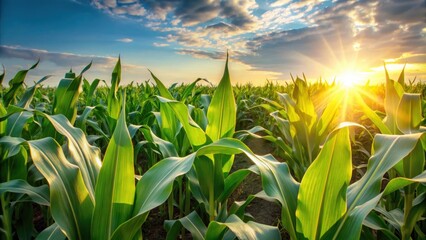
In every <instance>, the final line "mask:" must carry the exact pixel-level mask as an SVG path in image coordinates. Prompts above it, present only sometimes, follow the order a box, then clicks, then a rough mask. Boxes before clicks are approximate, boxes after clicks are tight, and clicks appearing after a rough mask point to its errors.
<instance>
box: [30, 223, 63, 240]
mask: <svg viewBox="0 0 426 240" xmlns="http://www.w3.org/2000/svg"><path fill="white" fill-rule="evenodd" d="M65 238H66V237H65V235H64V234H63V233H62V231H61V228H60V227H59V226H58V224H56V223H54V224H52V225H50V226H49V227H47V228H46V229H44V230H43V231H42V232H41V233H40V234H39V235H38V236H37V238H36V240H64V239H65Z"/></svg>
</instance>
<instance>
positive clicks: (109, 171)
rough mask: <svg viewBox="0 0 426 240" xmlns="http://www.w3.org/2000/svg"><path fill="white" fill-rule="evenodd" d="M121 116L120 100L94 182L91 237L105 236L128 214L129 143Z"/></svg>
mask: <svg viewBox="0 0 426 240" xmlns="http://www.w3.org/2000/svg"><path fill="white" fill-rule="evenodd" d="M125 116H126V115H125V105H124V103H123V106H122V110H121V114H120V117H119V119H118V122H117V126H116V129H115V131H114V134H113V135H112V138H111V140H110V142H109V144H108V148H107V150H106V152H105V156H104V160H103V164H102V167H101V170H100V172H99V176H98V180H97V183H96V189H95V198H96V205H95V209H94V212H93V219H92V239H109V238H110V237H111V236H112V233H113V232H114V230H115V229H116V228H117V227H118V226H119V225H120V224H122V223H123V222H124V221H126V220H128V219H129V218H130V217H131V213H132V207H133V202H134V197H135V183H134V167H133V144H132V139H131V138H130V134H129V131H128V129H127V126H126V120H125Z"/></svg>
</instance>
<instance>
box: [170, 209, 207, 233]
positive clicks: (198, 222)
mask: <svg viewBox="0 0 426 240" xmlns="http://www.w3.org/2000/svg"><path fill="white" fill-rule="evenodd" d="M164 225H165V228H166V229H167V238H166V239H167V240H169V239H170V240H172V239H176V238H177V237H178V235H179V234H180V230H181V227H182V226H183V227H184V228H185V229H186V230H188V231H189V232H190V233H191V235H192V238H193V239H197V240H204V239H205V236H206V233H207V231H208V230H207V227H206V226H205V225H204V223H203V220H202V219H201V217H200V216H199V215H198V213H197V212H195V211H193V212H191V213H190V214H188V216H185V217H183V218H180V219H178V220H174V221H170V220H169V221H166V222H165V223H164Z"/></svg>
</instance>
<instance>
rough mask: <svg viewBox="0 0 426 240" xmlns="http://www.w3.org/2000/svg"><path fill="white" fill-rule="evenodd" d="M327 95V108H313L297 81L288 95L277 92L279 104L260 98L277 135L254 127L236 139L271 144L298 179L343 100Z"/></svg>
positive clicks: (303, 83) (303, 85)
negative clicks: (269, 112) (262, 141)
mask: <svg viewBox="0 0 426 240" xmlns="http://www.w3.org/2000/svg"><path fill="white" fill-rule="evenodd" d="M329 95H330V96H329V98H328V99H327V100H328V101H327V106H326V107H324V108H323V109H315V107H314V103H313V101H312V99H311V96H310V94H309V88H308V84H307V82H306V80H302V79H300V78H297V79H296V80H295V82H294V89H293V92H292V96H290V95H289V94H287V93H278V97H279V99H280V102H281V103H278V102H276V101H273V100H270V99H264V100H265V101H266V102H268V104H261V105H260V106H261V107H263V108H265V109H267V110H269V111H271V114H270V115H271V116H272V117H273V119H274V122H275V125H276V128H277V133H273V132H271V131H269V130H266V129H264V128H263V127H260V126H257V127H254V128H252V129H251V130H249V131H242V132H240V133H239V137H240V138H243V137H245V136H247V135H251V136H254V137H257V138H264V139H265V140H268V141H271V142H274V143H275V144H276V146H277V148H278V149H279V152H278V154H279V156H281V157H282V158H283V159H284V160H285V161H286V162H287V164H289V166H290V169H291V171H292V172H293V173H294V176H295V177H296V179H298V180H299V179H301V178H302V177H303V175H304V173H305V171H306V169H307V168H308V167H309V165H310V164H311V163H312V162H313V160H314V159H315V158H316V156H317V155H318V153H319V150H320V146H321V145H322V144H323V143H324V141H325V138H326V137H327V135H328V131H329V130H330V128H331V127H332V126H333V124H336V123H335V121H336V116H337V112H338V110H339V108H340V105H341V103H342V100H343V98H342V96H341V94H340V93H338V92H337V91H329ZM318 112H319V113H318ZM258 131H263V132H265V133H266V136H263V137H262V136H259V135H256V134H255V133H256V132H258Z"/></svg>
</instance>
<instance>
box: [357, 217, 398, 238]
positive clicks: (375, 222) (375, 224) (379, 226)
mask: <svg viewBox="0 0 426 240" xmlns="http://www.w3.org/2000/svg"><path fill="white" fill-rule="evenodd" d="M363 225H364V226H366V227H368V228H370V229H373V230H376V231H381V232H382V233H383V234H384V235H386V237H387V239H389V240H398V239H399V238H398V237H397V236H395V234H394V233H392V231H390V230H389V229H388V225H387V224H386V223H385V221H384V220H383V219H382V218H381V217H379V215H377V214H376V213H375V212H371V213H370V214H368V216H367V217H366V218H365V220H364V221H363ZM374 239H375V238H374Z"/></svg>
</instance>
